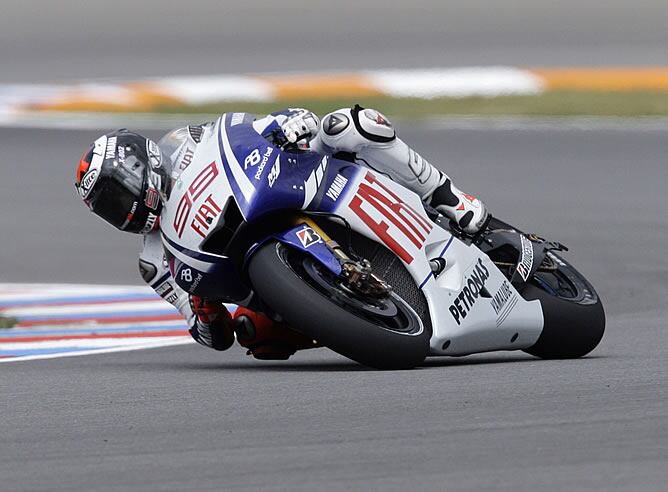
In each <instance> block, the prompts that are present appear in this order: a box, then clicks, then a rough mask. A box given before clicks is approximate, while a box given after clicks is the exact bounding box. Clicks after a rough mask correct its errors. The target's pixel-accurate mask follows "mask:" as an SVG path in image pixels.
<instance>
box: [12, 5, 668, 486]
mask: <svg viewBox="0 0 668 492" xmlns="http://www.w3.org/2000/svg"><path fill="white" fill-rule="evenodd" d="M667 25H668V1H667V0H636V1H630V0H560V1H554V0H516V1H511V0H487V1H484V0H408V1H405V2H401V1H391V0H355V1H351V0H326V1H321V0H308V1H307V0H271V1H270V0H267V1H258V0H238V1H229V0H183V1H179V2H176V1H172V0H161V1H157V0H132V1H131V0H109V1H104V2H101V1H97V0H79V1H75V0H42V1H36V0H21V1H17V0H2V3H1V4H0V239H1V241H0V284H4V283H5V282H11V283H15V282H40V283H51V282H55V283H60V282H68V283H93V284H130V285H141V284H142V280H141V278H140V276H139V272H138V270H137V255H138V252H139V250H140V249H141V238H140V237H138V236H136V235H130V234H124V233H120V232H118V231H116V230H114V229H113V228H112V227H111V226H109V225H107V224H106V223H105V222H103V221H102V220H100V219H99V218H96V217H94V216H92V215H91V214H90V213H89V212H88V211H87V209H86V207H85V206H84V205H83V204H82V203H81V200H80V199H79V197H78V196H77V193H76V192H75V190H74V186H73V183H74V176H75V170H76V167H77V164H78V161H79V158H80V155H81V153H82V152H83V151H84V149H85V148H86V147H87V146H88V145H90V144H91V142H93V140H94V139H95V138H97V136H99V135H100V134H101V133H102V132H106V131H110V130H112V129H115V128H117V127H119V126H127V127H129V128H131V129H133V130H135V131H139V132H143V133H145V134H146V135H148V136H149V137H152V138H159V137H160V135H161V134H162V133H164V132H165V131H166V130H167V129H169V128H170V127H176V126H181V125H184V124H186V123H188V122H197V121H201V120H202V119H208V118H211V117H212V115H211V114H207V115H203V114H199V113H202V112H203V113H215V112H217V111H224V110H231V109H236V110H238V111H253V112H254V111H257V112H263V111H270V110H275V109H280V108H281V107H284V106H286V105H293V104H294V105H298V104H299V105H301V104H303V105H306V106H307V107H311V108H313V109H316V110H317V111H319V112H320V114H321V116H322V115H323V112H324V111H327V110H328V109H334V108H336V107H341V106H344V105H346V106H350V105H353V104H354V103H356V102H360V103H361V104H364V105H370V106H372V107H377V108H378V109H380V110H381V111H384V112H386V113H388V114H389V115H390V116H391V118H392V119H393V121H394V122H395V126H396V128H397V132H398V134H399V135H400V136H401V137H402V138H403V139H404V140H406V141H407V142H408V143H409V144H410V145H412V146H413V147H414V148H416V149H417V150H418V151H419V152H420V153H421V154H422V155H423V156H425V157H426V158H427V159H429V160H430V161H431V162H432V163H434V164H435V165H436V166H437V167H439V168H440V169H442V170H444V171H446V172H447V173H448V174H449V175H450V176H451V177H452V178H453V181H454V182H455V184H457V185H458V186H459V187H460V188H461V189H462V190H464V191H466V192H468V193H471V194H474V195H477V196H479V197H480V198H481V199H482V200H483V201H485V202H486V203H487V205H488V207H489V208H490V210H491V212H492V213H493V214H494V215H496V216H497V217H499V218H501V219H504V220H507V221H508V222H510V223H512V224H514V225H516V226H517V227H519V228H521V229H523V230H525V231H527V232H534V233H538V234H540V235H541V236H544V237H546V238H549V239H552V240H558V241H561V242H563V243H565V244H566V245H567V246H569V247H570V248H571V251H570V252H568V253H567V255H566V257H567V258H568V259H569V260H570V261H572V262H573V263H574V264H575V265H576V266H577V268H578V269H579V270H580V271H581V272H582V273H583V274H584V275H585V276H587V278H589V279H590V280H591V281H592V283H593V285H594V286H595V287H596V289H597V290H598V292H599V293H600V295H601V298H602V300H603V304H604V306H605V309H606V315H607V320H608V324H607V328H606V330H607V331H606V336H605V338H604V339H603V342H602V344H601V346H600V347H598V348H597V349H596V351H595V352H593V354H592V355H591V356H590V357H587V358H584V359H581V360H563V361H539V360H537V359H534V358H532V357H529V356H528V355H525V354H521V353H517V352H503V353H493V354H478V355H474V356H470V357H464V358H442V359H431V360H428V361H427V362H426V363H425V365H424V367H420V368H418V369H417V370H415V371H393V372H389V371H368V370H365V369H364V368H361V367H359V366H357V365H356V364H351V363H349V362H347V361H345V360H343V359H341V358H340V357H337V356H336V355H335V354H333V353H332V352H330V351H328V350H326V349H322V350H314V351H307V352H306V351H305V352H304V353H299V354H297V356H295V357H294V358H293V359H291V360H290V361H286V362H280V363H275V364H272V363H269V362H262V363H260V361H255V360H253V359H251V358H250V357H246V356H244V353H245V351H243V350H239V349H238V348H235V349H234V350H230V351H228V352H225V353H224V354H220V353H219V352H215V351H213V350H205V349H203V348H201V347H199V346H195V344H194V343H193V346H190V347H187V346H184V347H177V348H173V349H167V348H163V349H155V350H147V351H137V352H122V353H115V354H108V355H104V356H89V357H73V358H68V359H54V360H50V361H48V360H40V361H35V362H34V363H33V362H12V363H9V364H0V367H1V369H2V377H0V394H1V395H2V397H3V403H4V402H8V404H7V405H5V406H4V407H3V415H2V417H0V441H1V446H0V455H1V456H2V459H1V460H0V476H1V477H2V486H0V488H2V490H54V488H58V489H59V490H93V489H95V490H146V491H153V490H220V489H225V490H232V489H233V488H235V487H236V488H239V489H243V490H251V489H252V490H276V489H277V488H278V489H281V490H291V491H292V490H322V489H333V490H343V489H345V490H382V491H387V490H441V489H444V487H449V488H451V489H453V490H512V491H516V490H564V491H572V490H605V491H610V490H619V491H628V490H651V491H655V490H656V491H658V490H666V485H665V484H666V481H667V480H666V479H667V478H668V477H667V476H666V466H665V464H666V443H667V442H668V434H667V432H668V413H667V412H668V410H667V409H668V404H667V401H666V400H667V399H668V397H667V395H668V387H667V385H666V381H668V377H667V376H668V370H667V368H668V357H667V356H666V346H668V330H666V322H665V320H666V318H667V317H668V309H667V308H666V299H667V298H668V282H667V281H666V279H667V278H668V258H667V257H666V244H667V242H668V216H667V215H666V199H665V195H666V190H665V188H666V184H667V183H668V163H667V160H668V159H667V156H668V138H667V136H668V118H667V117H668V30H667V27H666V26H667ZM490 66H505V67H519V68H539V69H540V70H539V71H538V72H540V73H541V74H545V73H549V74H551V77H552V80H553V81H561V82H563V81H567V82H568V81H570V82H569V83H571V84H572V83H573V80H575V79H577V78H578V77H579V78H580V79H581V80H584V81H587V83H588V84H589V85H587V84H585V87H584V88H583V87H579V88H575V89H574V88H570V89H569V87H570V86H569V85H568V84H567V83H566V84H564V85H559V84H554V85H551V84H546V86H545V87H543V86H541V85H540V84H538V85H537V86H536V87H537V89H536V90H535V91H533V92H532V91H531V90H530V91H528V92H526V93H522V94H505V95H498V96H495V97H489V96H484V95H480V94H478V95H476V96H471V95H470V96H467V97H457V98H453V97H452V96H449V97H445V96H442V95H441V96H439V97H438V98H436V99H419V98H405V97H404V98H397V97H388V96H387V95H375V96H373V97H370V95H369V93H368V92H367V93H359V94H357V93H351V94H350V95H349V96H344V95H341V94H339V95H338V97H337V98H336V99H329V100H328V99H323V98H320V99H318V98H316V97H312V98H311V99H308V98H302V99H298V98H294V99H292V100H289V101H288V100H269V101H264V102H257V101H256V102H251V101H243V100H239V101H236V102H229V101H228V102H225V103H224V104H223V103H221V104H207V105H204V106H200V107H187V106H184V105H180V106H178V105H176V106H173V107H169V105H166V106H165V105H163V106H160V105H156V106H151V107H142V108H141V110H142V111H154V112H155V113H154V114H149V115H144V116H143V117H140V116H136V115H133V114H131V113H128V112H127V111H132V109H133V107H132V104H129V105H128V104H126V105H125V107H124V108H121V109H122V110H123V111H126V112H120V113H119V112H117V113H113V114H103V113H96V112H92V113H91V112H90V110H91V108H90V107H87V110H86V111H84V113H85V114H82V113H71V112H70V113H67V112H57V111H54V110H53V108H52V109H51V110H49V111H43V110H39V111H36V112H32V113H30V112H22V111H16V108H17V107H19V106H20V105H19V106H17V104H18V103H19V102H23V103H25V101H31V102H33V103H34V102H35V101H36V102H38V103H39V102H40V101H41V98H43V97H45V95H49V94H51V95H52V94H53V93H54V91H56V92H57V91H58V90H59V89H58V88H59V87H62V86H67V85H68V84H78V83H80V82H87V83H93V84H92V86H93V87H96V88H97V89H100V88H101V92H102V93H105V94H112V95H115V94H120V93H122V91H120V92H115V91H114V90H113V87H112V86H109V85H103V84H108V83H110V82H118V83H122V82H125V81H133V80H141V79H146V78H159V77H168V76H199V75H204V76H206V75H220V74H229V75H235V74H249V73H252V74H267V73H272V74H274V75H273V79H272V80H274V82H276V81H277V80H280V79H281V77H282V75H280V74H281V73H283V72H324V73H330V74H331V73H332V72H337V73H341V72H346V71H358V70H367V69H400V70H403V69H430V70H447V69H457V68H460V67H483V68H484V67H490ZM563 69H566V70H565V71H564V70H563ZM538 72H537V73H538ZM439 73H440V72H439ZM468 73H469V75H470V73H471V72H468ZM513 73H514V72H513ZM474 75H475V74H474ZM515 75H517V74H515ZM413 76H414V74H413V75H409V76H408V78H407V85H408V86H409V87H410V85H411V84H412V83H415V84H417V80H413V79H412V78H411V77H413ZM295 77H296V79H299V77H302V76H301V75H299V76H295ZM329 77H330V75H325V76H322V75H321V76H320V79H319V81H318V84H325V83H326V82H327V80H328V78H329ZM439 77H440V76H439ZM439 77H435V79H439ZM296 79H295V78H293V81H294V80H296ZM520 79H522V77H520ZM244 80H245V79H244ZM467 80H468V81H469V82H470V83H471V84H475V83H478V82H479V81H478V80H477V78H476V77H475V76H474V77H473V78H470V77H469V78H468V79H467ZM513 80H516V79H513ZM522 80H524V79H522ZM531 80H533V79H531ZM531 80H530V82H531ZM460 82H461V80H460ZM534 82H535V81H534ZM214 85H215V84H214ZM240 85H241V86H243V85H244V84H240ZM529 85H531V84H529ZM89 86H90V85H89ZM237 86H239V84H237ZM564 86H565V87H564ZM209 88H210V86H209ZM460 88H461V84H460ZM319 89H320V85H317V90H315V91H312V92H315V93H317V92H318V90H319ZM463 89H466V84H464V87H463ZM539 89H540V90H539ZM113 97H115V96H113ZM119 97H120V96H119ZM35 107H37V109H39V105H37V106H35ZM28 108H29V109H30V107H29V106H28ZM24 109H25V108H24ZM42 109H43V108H42ZM61 109H62V108H61ZM84 109H85V108H84ZM116 109H118V108H116ZM170 113H171V114H170ZM0 287H2V288H4V289H9V290H11V289H13V288H15V286H11V285H10V286H7V285H2V286H0ZM84 289H85V290H86V291H87V290H90V289H89V288H87V287H86V288H84ZM1 290H2V289H0V291H1ZM0 293H1V292H0ZM77 295H79V294H77ZM0 301H2V299H0ZM149 304H150V303H149ZM118 305H120V306H126V304H124V303H120V304H117V306H118ZM66 307H67V306H66ZM113 307H114V306H113V305H112V306H111V308H113ZM1 308H2V305H1V303H0V314H2V312H3V311H2V309H1ZM79 308H81V309H83V310H87V309H89V308H90V306H85V305H84V306H82V307H81V306H79ZM46 309H51V308H50V307H48V306H47V308H46ZM54 309H55V311H56V312H60V313H62V311H59V309H61V308H60V307H58V306H56V307H55V308H54ZM69 309H72V308H71V307H70V308H69ZM95 309H101V308H99V307H96V308H95ZM119 309H120V308H119ZM123 309H126V307H123ZM24 311H28V312H27V314H28V315H30V314H34V313H30V312H29V311H30V308H26V309H25V310H24ZM88 312H89V313H90V310H89V311H88ZM105 312H106V311H105ZM38 314H39V313H38ZM94 315H95V313H92V314H89V316H94ZM120 316H127V313H125V312H123V313H120ZM77 319H78V322H81V323H82V325H85V326H79V325H77V324H75V325H73V326H74V329H76V330H82V331H85V330H88V331H90V332H91V335H92V336H96V332H97V329H98V328H99V327H98V326H97V325H96V324H95V322H93V323H88V322H87V321H86V320H85V319H84V318H81V317H79V318H77ZM1 321H2V319H1V317H0V326H2V323H1ZM10 321H11V320H10ZM44 322H46V323H47V325H48V324H49V323H52V322H53V321H49V320H48V319H47V320H46V321H45V320H43V321H42V323H44ZM53 323H55V322H53ZM65 323H69V321H68V320H65ZM159 327H161V328H163V327H164V325H162V324H161V322H160V325H159ZM50 329H51V328H49V327H48V326H47V327H46V330H47V331H48V330H50ZM139 329H140V330H141V326H139ZM27 330H29V328H28V329H27ZM47 331H45V332H43V333H46V335H45V337H51V336H53V337H55V338H53V340H55V341H54V342H53V343H55V344H60V343H61V341H62V340H61V339H58V336H59V335H58V334H57V333H56V334H55V335H54V334H53V331H51V332H48V333H47ZM72 333H74V332H72ZM76 333H77V334H76V335H72V334H69V335H68V334H65V335H62V336H65V338H68V337H70V336H71V337H72V339H74V338H76V337H77V336H79V335H78V334H79V333H80V332H79V331H77V332H76ZM13 335H16V332H13V333H9V332H7V336H13ZM28 335H30V336H32V335H34V333H29V334H28ZM183 335H185V332H183ZM19 336H21V335H19ZM23 336H25V333H24V335H23ZM13 340H16V339H13ZM0 341H1V340H0ZM75 342H76V343H79V342H78V341H77V340H75ZM26 343H28V342H26ZM37 343H38V344H39V343H41V342H37ZM81 343H83V342H81ZM8 345H11V341H10V342H9V343H8V344H6V345H5V350H9V349H8V348H7V346H8ZM18 345H20V343H19V344H18ZM60 346H61V348H62V345H60ZM1 348H2V347H0V349H1ZM79 348H80V347H79ZM24 349H25V347H23V348H21V350H24ZM51 349H52V348H51ZM51 349H49V350H51ZM12 350H15V351H16V350H18V349H17V348H16V345H14V347H13V349H12ZM38 350H39V349H38ZM7 353H8V352H5V355H7ZM2 356H3V353H2V350H0V357H2ZM342 383H343V384H342ZM36 402H39V403H38V404H36ZM662 422H663V423H662ZM2 424H4V427H2ZM444 484H447V485H444Z"/></svg>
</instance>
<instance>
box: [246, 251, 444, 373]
mask: <svg viewBox="0 0 668 492" xmlns="http://www.w3.org/2000/svg"><path fill="white" fill-rule="evenodd" d="M248 275H249V277H250V280H251V283H252V285H253V288H254V290H255V292H256V293H257V294H258V295H259V296H260V298H261V299H262V300H263V301H264V302H265V304H267V305H268V306H269V307H270V308H271V309H272V310H274V311H275V312H277V313H279V314H280V315H281V316H282V317H283V318H284V319H285V321H287V322H288V324H289V325H290V326H291V327H293V328H294V329H295V330H297V331H299V332H300V333H302V334H304V335H306V336H308V337H311V338H313V339H314V340H317V341H318V342H319V343H321V344H322V345H324V346H326V347H328V348H330V349H332V350H334V351H335V352H337V353H339V354H341V355H343V356H345V357H348V358H350V359H353V360H355V361H357V362H359V363H360V364H364V365H367V366H370V367H375V368H379V369H403V368H411V367H415V366H416V365H418V364H420V363H421V362H422V361H423V360H424V359H425V357H426V356H427V353H428V351H429V340H430V338H431V330H429V329H426V328H425V325H424V323H423V322H422V320H420V318H419V317H418V315H417V314H416V313H415V311H414V310H413V309H412V308H411V307H410V306H409V305H408V303H406V301H404V300H403V299H402V298H401V297H400V296H398V295H397V294H396V293H391V294H390V296H389V297H387V298H384V299H365V298H362V297H360V296H359V295H356V294H355V293H353V292H351V291H350V290H348V289H345V287H343V286H342V285H341V284H340V282H338V279H337V277H336V276H334V275H333V274H331V272H329V271H328V270H326V269H325V268H324V267H322V266H321V265H320V264H319V263H318V262H316V261H315V260H313V259H312V258H311V257H310V256H307V255H304V254H302V253H300V252H298V251H296V250H294V249H293V248H290V247H288V246H285V245H283V244H281V243H278V242H270V243H267V244H265V245H264V246H262V247H261V248H260V249H259V250H258V251H257V252H256V253H255V254H254V255H253V257H252V258H251V260H250V264H249V266H248Z"/></svg>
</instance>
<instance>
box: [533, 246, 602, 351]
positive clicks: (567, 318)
mask: <svg viewBox="0 0 668 492" xmlns="http://www.w3.org/2000/svg"><path fill="white" fill-rule="evenodd" d="M550 254H551V255H552V257H553V258H554V259H555V261H556V264H557V265H558V269H557V271H556V272H554V273H545V272H542V273H536V274H535V275H534V278H532V279H531V281H530V283H529V284H527V285H526V287H525V288H524V289H523V290H522V297H524V298H525V299H527V300H534V299H538V300H539V301H540V304H541V306H542V309H543V319H544V326H543V331H542V333H541V335H540V337H539V338H538V341H537V342H536V343H535V344H534V345H533V346H531V347H530V348H528V349H526V350H525V352H527V353H529V354H531V355H535V356H536V357H541V358H543V359H573V358H577V357H582V356H584V355H587V354H588V353H589V352H591V351H592V350H594V349H595V348H596V346H597V345H598V344H599V342H600V341H601V339H602V338H603V333H604V332H605V313H604V311H603V305H602V304H601V300H600V298H599V297H598V294H597V293H596V291H595V290H594V288H593V287H592V286H591V284H589V282H588V281H587V280H586V279H585V278H584V277H583V276H582V275H581V274H580V273H579V272H578V271H577V270H576V269H575V268H573V267H572V266H571V265H570V264H568V263H567V262H566V261H564V260H563V259H562V258H561V257H559V256H557V255H556V254H553V253H550Z"/></svg>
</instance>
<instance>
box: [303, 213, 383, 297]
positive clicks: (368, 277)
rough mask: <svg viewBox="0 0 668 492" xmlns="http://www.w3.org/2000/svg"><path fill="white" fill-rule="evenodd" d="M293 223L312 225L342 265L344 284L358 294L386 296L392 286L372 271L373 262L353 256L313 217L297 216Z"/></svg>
mask: <svg viewBox="0 0 668 492" xmlns="http://www.w3.org/2000/svg"><path fill="white" fill-rule="evenodd" d="M293 224H295V225H296V226H297V227H300V226H303V225H304V224H306V226H308V227H310V228H311V229H312V230H313V231H314V232H315V233H316V234H317V235H318V236H319V237H320V238H321V239H322V241H324V243H325V246H326V247H327V249H328V250H329V251H330V252H331V254H332V255H333V256H334V258H335V259H336V261H337V262H338V263H339V265H340V273H339V274H338V275H339V276H340V277H341V278H342V285H343V286H345V287H347V288H348V289H350V290H351V292H354V293H356V294H358V295H362V296H365V297H366V296H372V297H374V298H385V297H387V296H389V294H390V292H391V291H392V288H391V287H390V286H389V285H388V284H386V283H385V281H384V280H383V279H381V278H379V277H378V276H376V275H375V274H374V273H373V272H372V268H371V263H370V262H369V260H367V259H365V258H356V259H353V258H351V257H350V256H349V255H348V254H347V253H346V252H345V251H344V250H343V248H341V246H340V245H339V243H337V242H336V241H334V240H333V239H332V238H331V237H329V235H328V234H327V233H326V232H325V231H324V230H323V229H322V228H321V227H320V226H319V225H318V224H317V223H316V221H315V220H313V219H312V218H311V217H308V216H305V215H300V216H296V217H295V219H294V221H293Z"/></svg>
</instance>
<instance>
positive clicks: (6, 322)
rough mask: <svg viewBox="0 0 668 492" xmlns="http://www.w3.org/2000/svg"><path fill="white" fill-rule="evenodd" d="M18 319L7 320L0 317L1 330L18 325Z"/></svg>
mask: <svg viewBox="0 0 668 492" xmlns="http://www.w3.org/2000/svg"><path fill="white" fill-rule="evenodd" d="M16 323H17V320H16V318H7V317H5V316H0V328H11V327H12V326H14V325H16Z"/></svg>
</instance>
